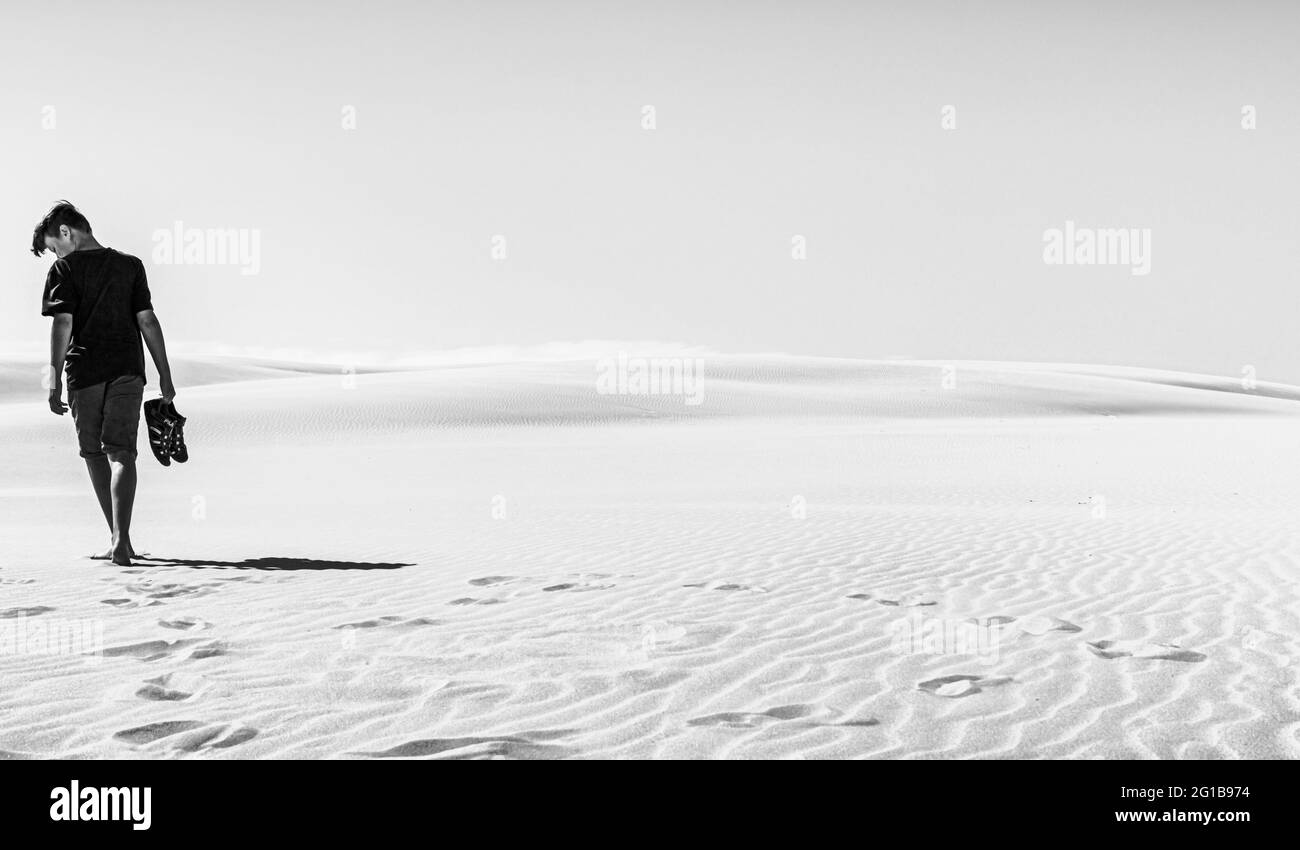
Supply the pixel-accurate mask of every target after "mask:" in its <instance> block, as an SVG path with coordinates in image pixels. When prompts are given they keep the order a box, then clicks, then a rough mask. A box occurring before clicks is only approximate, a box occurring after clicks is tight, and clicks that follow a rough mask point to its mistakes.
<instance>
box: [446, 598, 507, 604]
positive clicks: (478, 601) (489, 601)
mask: <svg viewBox="0 0 1300 850" xmlns="http://www.w3.org/2000/svg"><path fill="white" fill-rule="evenodd" d="M502 602H505V600H504V599H492V598H488V599H475V598H474V597H473V596H462V597H461V598H459V599H453V600H451V601H450V602H448V603H447V604H448V605H500V604H501V603H502Z"/></svg>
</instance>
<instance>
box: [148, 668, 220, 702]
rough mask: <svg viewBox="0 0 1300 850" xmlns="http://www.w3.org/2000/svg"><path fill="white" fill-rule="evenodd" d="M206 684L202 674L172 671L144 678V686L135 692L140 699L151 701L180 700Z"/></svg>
mask: <svg viewBox="0 0 1300 850" xmlns="http://www.w3.org/2000/svg"><path fill="white" fill-rule="evenodd" d="M207 684H208V680H207V679H205V678H203V677H202V676H194V675H189V674H185V673H179V672H172V673H164V674H162V675H161V676H155V677H153V678H152V679H145V680H144V686H143V687H141V688H140V689H138V690H137V691H136V692H135V695H136V696H137V697H139V698H140V699H146V700H150V701H153V702H181V701H184V700H187V699H189V698H190V697H192V696H194V695H195V694H196V693H198V692H199V690H200V689H202V688H204V687H205V686H206V685H207Z"/></svg>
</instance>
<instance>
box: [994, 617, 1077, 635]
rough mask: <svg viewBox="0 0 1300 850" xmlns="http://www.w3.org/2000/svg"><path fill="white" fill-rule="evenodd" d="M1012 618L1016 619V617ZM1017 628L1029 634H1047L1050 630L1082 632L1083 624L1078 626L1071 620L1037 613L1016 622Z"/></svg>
mask: <svg viewBox="0 0 1300 850" xmlns="http://www.w3.org/2000/svg"><path fill="white" fill-rule="evenodd" d="M1012 619H1015V618H1014V617H1013V618H1012ZM1016 628H1018V629H1020V631H1022V632H1024V633H1025V634H1029V635H1034V636H1038V635H1045V634H1047V633H1048V632H1081V631H1083V627H1082V626H1076V625H1075V624H1074V623H1071V622H1070V621H1069V620H1062V619H1060V618H1059V617H1044V616H1042V615H1036V616H1033V617H1026V618H1025V619H1023V620H1019V621H1017V622H1016Z"/></svg>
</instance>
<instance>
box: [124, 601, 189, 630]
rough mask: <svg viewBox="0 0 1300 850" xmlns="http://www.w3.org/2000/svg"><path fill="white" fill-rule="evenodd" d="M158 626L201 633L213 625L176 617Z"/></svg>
mask: <svg viewBox="0 0 1300 850" xmlns="http://www.w3.org/2000/svg"><path fill="white" fill-rule="evenodd" d="M105 601H107V600H105ZM158 625H160V626H162V627H163V628H164V629H176V630H178V631H189V630H190V629H198V630H199V631H203V630H204V629H210V628H212V625H213V624H212V623H209V622H208V621H207V620H203V619H200V618H198V617H176V618H175V619H172V620H159V621H158Z"/></svg>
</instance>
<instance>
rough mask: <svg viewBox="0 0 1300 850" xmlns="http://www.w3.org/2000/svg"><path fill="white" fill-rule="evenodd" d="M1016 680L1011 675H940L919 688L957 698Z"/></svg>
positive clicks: (928, 692) (929, 692) (942, 695)
mask: <svg viewBox="0 0 1300 850" xmlns="http://www.w3.org/2000/svg"><path fill="white" fill-rule="evenodd" d="M1014 681H1015V679H1012V678H1011V677H1010V676H960V675H959V676H940V677H939V678H937V679H929V680H927V681H924V682H922V683H920V684H919V685H917V688H919V689H920V690H923V691H925V692H926V693H927V694H934V695H935V696H937V697H946V698H948V699H957V698H960V697H969V696H974V695H975V694H978V693H980V692H981V691H983V690H984V689H985V688H993V687H997V686H998V685H1005V684H1008V683H1010V682H1014Z"/></svg>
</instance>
